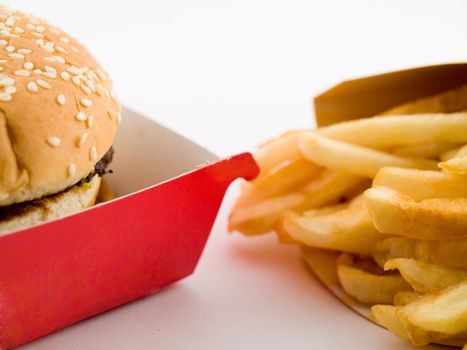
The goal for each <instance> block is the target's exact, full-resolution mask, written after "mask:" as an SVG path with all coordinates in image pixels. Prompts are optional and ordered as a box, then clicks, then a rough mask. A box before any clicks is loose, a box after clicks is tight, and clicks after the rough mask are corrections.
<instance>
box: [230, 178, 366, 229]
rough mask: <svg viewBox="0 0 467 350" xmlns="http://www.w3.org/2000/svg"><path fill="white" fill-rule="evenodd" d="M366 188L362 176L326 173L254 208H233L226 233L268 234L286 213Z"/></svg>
mask: <svg viewBox="0 0 467 350" xmlns="http://www.w3.org/2000/svg"><path fill="white" fill-rule="evenodd" d="M366 185H367V182H366V180H365V179H363V178H361V177H358V176H354V175H350V174H346V173H343V172H334V171H330V170H325V171H323V172H322V173H321V174H320V175H319V177H318V178H317V179H315V180H314V181H311V182H310V184H309V185H307V186H305V187H304V188H303V189H302V190H301V191H298V192H293V193H290V194H287V195H284V196H280V197H273V198H270V199H266V200H264V201H262V202H260V203H258V204H255V205H253V206H247V207H238V206H236V207H234V209H233V210H232V212H231V214H230V217H229V230H230V231H233V230H238V231H240V232H242V233H245V234H249V235H254V234H261V233H265V232H269V231H271V230H272V229H273V228H274V226H275V225H276V224H277V222H278V221H279V219H280V217H281V215H282V213H284V212H285V211H288V210H305V209H308V208H318V207H321V206H324V205H330V204H335V203H337V202H338V201H340V200H341V199H342V198H345V197H346V195H347V194H348V193H351V192H352V191H354V189H355V188H362V186H366Z"/></svg>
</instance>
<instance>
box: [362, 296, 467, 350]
mask: <svg viewBox="0 0 467 350" xmlns="http://www.w3.org/2000/svg"><path fill="white" fill-rule="evenodd" d="M401 293H413V292H399V293H398V294H401ZM399 309H400V307H398V306H393V305H374V306H372V307H371V311H372V312H373V316H374V317H375V320H376V323H378V324H379V325H380V326H382V327H384V328H386V329H387V330H388V331H390V332H391V333H392V334H394V335H395V336H397V337H399V338H401V339H404V340H410V341H411V342H412V344H414V345H426V344H429V343H431V342H437V343H439V344H444V345H449V346H462V344H464V342H465V340H466V339H465V337H464V335H463V334H461V335H459V336H451V335H449V334H443V333H439V332H430V331H425V330H423V329H420V328H416V327H413V326H410V327H409V329H410V331H409V332H408V331H407V329H406V327H405V325H404V323H403V322H402V321H401V320H400V318H399V316H398V310H399Z"/></svg>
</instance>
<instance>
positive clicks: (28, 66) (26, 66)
mask: <svg viewBox="0 0 467 350" xmlns="http://www.w3.org/2000/svg"><path fill="white" fill-rule="evenodd" d="M23 67H24V69H27V70H33V69H34V63H32V62H31V61H27V62H24V65H23Z"/></svg>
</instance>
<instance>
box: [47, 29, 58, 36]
mask: <svg viewBox="0 0 467 350" xmlns="http://www.w3.org/2000/svg"><path fill="white" fill-rule="evenodd" d="M49 30H50V32H51V33H54V34H57V35H58V34H60V31H59V30H58V29H57V28H49Z"/></svg>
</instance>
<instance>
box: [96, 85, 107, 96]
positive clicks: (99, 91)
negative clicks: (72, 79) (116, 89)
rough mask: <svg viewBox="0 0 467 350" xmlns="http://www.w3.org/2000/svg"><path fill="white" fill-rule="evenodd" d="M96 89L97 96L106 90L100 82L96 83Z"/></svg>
mask: <svg viewBox="0 0 467 350" xmlns="http://www.w3.org/2000/svg"><path fill="white" fill-rule="evenodd" d="M96 90H97V94H98V95H99V96H102V95H104V94H105V91H106V90H105V89H104V87H103V86H102V85H101V84H97V85H96Z"/></svg>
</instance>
